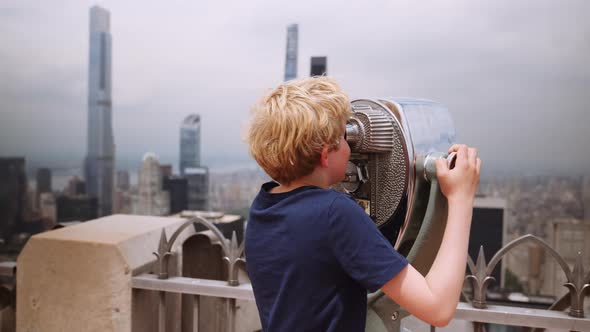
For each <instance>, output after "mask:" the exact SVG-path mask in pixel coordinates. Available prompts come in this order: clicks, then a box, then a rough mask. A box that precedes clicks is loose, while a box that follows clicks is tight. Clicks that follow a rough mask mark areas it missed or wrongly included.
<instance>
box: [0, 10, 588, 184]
mask: <svg viewBox="0 0 590 332" xmlns="http://www.w3.org/2000/svg"><path fill="white" fill-rule="evenodd" d="M95 4H98V5H100V6H102V7H104V8H106V9H108V10H109V11H110V12H111V33H112V40H113V54H112V58H113V74H112V77H113V82H112V83H113V119H114V120H113V128H114V133H115V143H116V149H117V159H118V161H120V162H122V164H124V163H126V164H125V165H128V164H129V163H130V162H135V161H136V162H137V163H139V161H140V160H141V157H142V155H143V154H144V153H145V152H147V151H152V152H154V153H156V154H157V155H159V156H160V157H161V159H162V161H164V162H174V163H176V162H177V159H178V140H179V125H180V122H181V121H182V119H183V118H184V117H185V116H186V115H188V114H190V113H199V114H201V116H202V123H203V132H202V140H203V148H202V151H203V160H204V161H205V163H208V164H210V165H211V167H213V168H215V167H218V166H220V165H228V164H240V163H244V161H247V160H248V159H249V157H248V154H247V149H246V145H245V143H244V142H243V141H242V135H243V134H242V132H243V131H244V129H243V128H244V127H245V125H246V124H247V121H248V117H249V111H250V106H251V105H252V104H253V103H254V102H255V100H256V99H257V98H259V97H260V96H261V95H262V94H263V93H264V92H265V90H266V89H267V88H270V87H273V86H276V85H277V84H279V83H280V82H281V80H282V77H283V71H284V62H285V55H284V52H285V46H286V26H287V25H288V24H290V23H298V24H299V64H298V69H299V70H298V75H299V77H302V76H306V75H308V74H309V58H310V57H311V56H315V55H325V56H327V57H328V74H329V75H331V76H334V77H335V78H336V79H337V80H339V81H340V82H341V85H342V86H343V87H344V88H345V90H346V91H347V92H348V93H349V94H350V96H351V97H352V98H361V97H386V96H410V97H421V98H427V99H432V100H436V101H438V102H440V103H442V104H443V105H445V106H447V107H448V109H449V111H450V112H451V115H452V117H453V120H454V123H455V127H456V131H457V138H458V139H459V140H460V141H461V142H465V143H468V144H471V145H475V146H477V147H478V148H479V149H480V153H481V157H482V158H483V159H484V163H485V166H484V167H485V169H486V170H487V172H490V173H510V172H520V173H523V172H524V173H547V172H554V173H558V174H588V173H590V147H589V146H590V130H588V127H589V124H590V112H589V109H588V105H589V104H590V97H589V95H590V94H589V93H590V91H589V87H590V63H589V57H590V20H588V13H590V1H588V0H561V1H556V0H526V1H511V0H493V1H492V0H490V1H472V0H455V1H431V0H425V1H415V0H412V1H393V0H387V1H386V0H379V1H376V0H368V1H347V2H345V1H336V0H332V1H319V0H313V1H312V0H298V1H288V2H286V1H271V0H249V1H244V0H236V1H234V0H226V1H206V2H204V1H145V0H142V1H98V2H94V1H80V0H71V1H66V0H55V1H41V0H38V1H28V0H2V1H1V2H0V40H1V41H2V45H1V46H0V78H1V79H0V156H9V155H25V156H26V157H27V161H32V162H41V163H42V162H44V161H45V160H49V159H58V160H63V163H64V164H69V165H71V164H72V163H73V164H81V161H82V159H83V157H84V154H85V147H86V113H87V106H86V105H87V65H88V15H89V8H90V7H91V6H92V5H95Z"/></svg>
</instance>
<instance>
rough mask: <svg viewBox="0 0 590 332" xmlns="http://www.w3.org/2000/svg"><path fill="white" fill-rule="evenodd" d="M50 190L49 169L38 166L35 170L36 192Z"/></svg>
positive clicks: (48, 191) (47, 191)
mask: <svg viewBox="0 0 590 332" xmlns="http://www.w3.org/2000/svg"><path fill="white" fill-rule="evenodd" d="M50 192H51V170H50V169H49V168H39V169H38V170H37V193H38V194H42V193H50Z"/></svg>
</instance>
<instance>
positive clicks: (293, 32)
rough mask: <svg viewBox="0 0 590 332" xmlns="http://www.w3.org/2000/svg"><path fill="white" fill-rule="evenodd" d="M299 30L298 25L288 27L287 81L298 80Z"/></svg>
mask: <svg viewBox="0 0 590 332" xmlns="http://www.w3.org/2000/svg"><path fill="white" fill-rule="evenodd" d="M298 39H299V29H298V27H297V24H291V25H289V26H287V52H286V56H285V81H288V80H292V79H294V78H297V42H298Z"/></svg>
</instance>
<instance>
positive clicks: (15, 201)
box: [0, 158, 27, 239]
mask: <svg viewBox="0 0 590 332" xmlns="http://www.w3.org/2000/svg"><path fill="white" fill-rule="evenodd" d="M26 199H27V175H26V174H25V158H0V239H8V238H9V237H10V236H11V235H12V233H13V232H14V231H15V229H16V227H18V226H19V224H20V223H22V221H23V218H24V214H25V205H26Z"/></svg>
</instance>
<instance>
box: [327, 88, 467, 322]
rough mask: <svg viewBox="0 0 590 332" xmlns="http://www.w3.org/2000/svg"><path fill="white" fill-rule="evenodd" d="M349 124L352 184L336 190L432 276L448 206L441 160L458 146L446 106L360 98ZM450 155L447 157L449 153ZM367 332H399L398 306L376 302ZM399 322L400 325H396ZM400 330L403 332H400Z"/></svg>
mask: <svg viewBox="0 0 590 332" xmlns="http://www.w3.org/2000/svg"><path fill="white" fill-rule="evenodd" d="M352 111H353V113H352V116H351V117H350V119H349V120H348V122H347V125H346V141H347V142H348V143H349V145H350V148H351V155H350V160H349V163H348V167H347V172H346V178H345V180H344V181H343V182H341V183H340V184H339V186H338V188H337V189H339V190H341V191H344V192H347V193H349V194H350V195H352V197H353V198H354V199H355V200H356V201H357V202H358V203H359V204H360V205H361V206H362V207H364V208H365V211H366V212H367V213H368V214H369V215H370V216H371V218H372V219H373V221H374V222H375V223H376V224H377V226H378V228H379V230H380V231H381V232H382V233H383V235H384V236H385V237H386V238H387V239H388V240H389V241H390V242H391V243H392V245H393V246H394V248H395V249H396V250H397V251H398V252H399V253H401V254H402V255H404V256H406V258H407V259H408V261H410V263H411V264H412V265H413V266H414V267H415V268H416V269H417V270H418V271H420V273H422V274H423V275H425V274H426V273H428V271H429V269H430V267H431V265H432V263H433V261H434V258H435V257H436V254H437V252H438V248H439V247H440V244H441V240H442V236H443V232H444V229H445V225H446V216H447V201H446V198H445V197H444V196H443V195H442V193H441V192H440V189H439V186H438V182H437V179H436V167H435V160H436V159H437V158H446V159H447V161H448V163H449V166H450V167H453V166H454V165H453V163H454V155H451V156H447V155H446V151H447V150H448V149H449V147H450V146H451V145H452V144H453V143H454V141H455V130H454V127H453V123H452V120H451V117H450V115H449V113H448V111H447V110H446V108H444V107H443V106H441V105H440V104H437V103H435V102H432V101H428V100H422V99H410V98H387V99H359V100H354V101H353V102H352ZM442 151H445V152H442ZM369 301H370V303H371V307H370V310H369V313H368V316H367V331H396V330H399V320H400V319H401V317H400V315H399V306H397V305H396V304H395V303H393V302H392V301H391V300H389V298H387V297H386V296H385V297H379V296H376V297H373V298H370V300H369ZM392 316H394V317H395V316H397V317H399V319H395V320H397V322H395V320H394V322H392ZM396 326H397V328H396Z"/></svg>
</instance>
